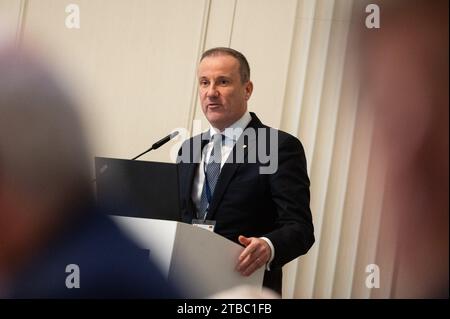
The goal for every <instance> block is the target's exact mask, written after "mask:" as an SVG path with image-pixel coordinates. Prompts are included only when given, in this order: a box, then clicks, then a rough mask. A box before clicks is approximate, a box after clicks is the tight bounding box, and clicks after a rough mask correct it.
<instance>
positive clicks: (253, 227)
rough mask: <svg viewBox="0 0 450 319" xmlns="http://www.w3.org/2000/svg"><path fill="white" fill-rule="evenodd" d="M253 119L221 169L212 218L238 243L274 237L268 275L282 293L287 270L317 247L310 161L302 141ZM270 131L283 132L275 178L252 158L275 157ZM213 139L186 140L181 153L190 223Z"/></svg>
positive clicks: (183, 207)
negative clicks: (197, 179)
mask: <svg viewBox="0 0 450 319" xmlns="http://www.w3.org/2000/svg"><path fill="white" fill-rule="evenodd" d="M250 115H251V117H252V120H251V121H250V123H249V124H248V126H247V128H246V129H245V130H244V133H243V134H242V136H241V137H240V138H239V140H238V141H237V142H236V144H235V147H234V149H233V151H232V153H231V154H232V155H230V157H229V159H228V161H227V163H225V164H224V166H223V168H222V170H221V173H220V176H219V180H218V182H217V185H216V188H215V191H214V194H213V197H212V201H211V204H210V208H209V212H208V215H207V219H209V220H215V221H216V227H215V232H216V233H218V234H220V235H222V236H224V237H226V238H228V239H230V240H232V241H234V242H238V236H239V235H244V236H247V237H262V236H265V237H267V238H269V239H270V240H271V241H272V243H273V245H274V248H275V258H274V260H273V261H272V264H271V271H266V272H265V275H264V286H266V287H268V288H271V289H273V290H275V291H277V292H279V293H281V281H282V272H281V267H282V266H283V265H284V264H286V263H287V262H289V261H291V260H293V259H295V258H296V257H298V256H300V255H303V254H305V253H306V252H307V251H308V250H309V248H310V247H311V246H312V245H313V243H314V229H313V224H312V217H311V211H310V208H309V197H310V194H309V185H310V182H309V179H308V175H307V170H306V159H305V154H304V150H303V147H302V144H301V143H300V141H299V140H298V139H297V138H296V137H294V136H292V135H290V134H288V133H285V132H283V131H278V130H274V129H272V128H269V127H268V126H265V125H263V124H262V123H261V121H260V120H259V119H258V118H257V117H256V115H255V114H254V113H250ZM251 129H254V130H253V131H254V132H255V133H256V134H255V135H254V136H253V137H252V134H246V133H249V131H250V130H251ZM270 130H272V133H273V132H275V133H277V134H276V135H277V136H276V138H275V139H274V140H275V141H276V142H278V145H277V147H276V149H275V151H274V152H275V153H277V154H274V152H273V151H272V154H271V155H272V156H273V155H278V169H277V170H276V172H275V173H273V174H260V168H261V167H264V166H267V165H264V160H263V158H259V157H258V156H256V161H254V160H252V159H253V158H254V157H252V156H251V154H258V152H259V151H261V148H263V147H265V150H266V154H267V153H269V150H270ZM208 135H209V132H208V133H203V134H201V135H197V136H195V137H193V138H191V139H189V140H187V141H185V143H184V144H183V145H182V147H181V149H180V152H179V156H178V163H179V164H178V165H179V182H180V205H181V216H182V220H183V221H184V222H186V223H191V221H192V219H193V218H196V217H195V211H196V208H195V205H194V203H193V201H192V199H191V194H192V185H193V180H194V176H195V172H196V169H197V167H198V165H199V162H200V160H201V150H202V148H203V146H205V145H206V144H207V143H208V140H209V136H208ZM272 142H273V140H272ZM244 145H245V146H244ZM239 150H241V151H240V152H241V153H242V150H243V160H244V163H242V160H241V162H240V163H239V162H238V163H236V162H234V163H231V162H230V160H231V159H232V156H233V158H236V156H237V155H238V154H239ZM249 153H250V156H249Z"/></svg>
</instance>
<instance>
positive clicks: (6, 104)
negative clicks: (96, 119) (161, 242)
mask: <svg viewBox="0 0 450 319" xmlns="http://www.w3.org/2000/svg"><path fill="white" fill-rule="evenodd" d="M81 126H82V125H81V121H80V119H79V116H78V114H77V110H76V106H75V105H74V103H73V102H72V100H71V99H70V98H69V96H68V95H67V94H66V91H65V90H64V89H63V88H62V87H61V86H60V85H59V82H58V81H57V79H56V78H55V77H54V76H53V75H52V74H51V73H50V72H49V71H48V69H47V68H46V67H45V66H44V65H43V64H41V63H40V62H38V61H36V59H34V58H33V57H32V55H31V54H30V53H29V52H28V53H27V52H24V51H23V50H18V49H16V48H14V47H13V46H1V45H0V295H3V296H6V297H27V298H28V297H31V298H33V297H44V298H45V297H50V298H72V297H75V298H77V297H83V298H84V297H86V298H91V297H92V298H97V297H99V298H109V297H111V298H118V297H144V298H145V297H150V298H164V297H173V296H174V295H173V293H172V291H171V290H170V288H169V287H168V286H167V284H166V283H165V281H164V280H163V279H162V277H161V275H160V274H159V272H158V271H157V270H156V268H155V267H154V266H153V264H151V263H150V262H149V259H148V252H147V253H145V252H143V251H142V250H140V249H139V248H138V247H136V246H135V245H134V244H133V243H131V242H130V241H128V239H127V238H125V237H124V236H123V235H122V234H121V233H120V231H119V230H118V229H117V227H116V226H115V224H114V223H113V222H112V221H111V220H109V219H108V218H107V217H106V216H102V215H101V214H99V213H97V212H96V211H95V208H94V205H93V200H92V193H91V182H90V178H89V173H90V172H89V167H90V166H89V161H88V148H87V144H86V141H85V138H84V136H83V131H82V127H81ZM73 264H75V265H76V266H77V267H78V269H79V273H80V278H79V279H80V282H81V287H80V288H76V287H75V288H73V287H71V288H68V285H67V282H66V280H67V277H68V276H69V274H70V273H67V268H66V267H67V266H68V265H73ZM72 288H73V289H72Z"/></svg>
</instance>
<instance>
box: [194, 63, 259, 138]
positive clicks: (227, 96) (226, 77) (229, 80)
mask: <svg viewBox="0 0 450 319" xmlns="http://www.w3.org/2000/svg"><path fill="white" fill-rule="evenodd" d="M198 80H199V96H200V101H201V104H202V111H203V113H204V114H205V116H206V118H207V119H208V121H209V123H210V124H211V125H212V126H213V127H215V128H217V129H219V130H221V131H222V130H224V129H225V128H226V127H228V126H230V125H231V124H233V123H234V122H236V121H237V120H238V119H239V118H241V117H242V115H244V113H245V111H246V110H247V101H248V99H249V98H250V96H251V94H252V91H253V84H252V82H250V81H248V82H247V83H242V81H241V77H240V74H239V61H238V60H237V59H235V58H234V57H232V56H229V55H217V56H208V57H206V58H204V59H203V60H202V61H201V62H200V64H199V66H198Z"/></svg>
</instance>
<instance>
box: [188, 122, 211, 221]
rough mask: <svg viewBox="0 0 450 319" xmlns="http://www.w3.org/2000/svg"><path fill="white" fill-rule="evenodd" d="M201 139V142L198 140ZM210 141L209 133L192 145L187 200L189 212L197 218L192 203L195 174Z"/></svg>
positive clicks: (203, 134) (202, 135)
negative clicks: (203, 151) (204, 149)
mask: <svg viewBox="0 0 450 319" xmlns="http://www.w3.org/2000/svg"><path fill="white" fill-rule="evenodd" d="M198 139H200V140H198ZM208 141H209V131H207V132H205V133H202V134H200V135H198V136H195V137H194V138H193V141H192V145H190V146H189V147H190V152H191V153H190V155H191V156H190V162H189V166H188V170H187V179H186V182H187V186H188V188H187V194H186V196H187V200H188V210H189V211H190V212H192V213H193V214H194V216H195V210H196V208H195V207H194V203H193V202H192V188H193V184H194V177H195V172H196V171H197V168H198V165H200V162H201V158H202V150H203V148H204V147H205V145H206V144H208ZM198 145H200V149H198Z"/></svg>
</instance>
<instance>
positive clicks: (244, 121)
mask: <svg viewBox="0 0 450 319" xmlns="http://www.w3.org/2000/svg"><path fill="white" fill-rule="evenodd" d="M251 120H252V117H251V115H250V113H249V112H248V111H245V113H244V115H242V117H241V118H240V119H239V120H237V121H236V122H234V123H233V124H231V125H230V126H229V127H227V128H226V129H225V130H223V132H220V130H218V129H216V128H215V127H212V126H211V125H210V126H209V136H211V137H212V136H214V134H223V135H224V136H225V139H230V140H233V141H235V142H236V141H237V140H238V139H239V137H240V136H241V134H242V132H243V131H244V129H245V128H246V127H247V125H248V123H250V121H251Z"/></svg>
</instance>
